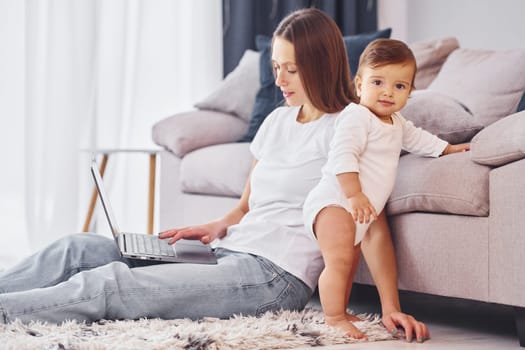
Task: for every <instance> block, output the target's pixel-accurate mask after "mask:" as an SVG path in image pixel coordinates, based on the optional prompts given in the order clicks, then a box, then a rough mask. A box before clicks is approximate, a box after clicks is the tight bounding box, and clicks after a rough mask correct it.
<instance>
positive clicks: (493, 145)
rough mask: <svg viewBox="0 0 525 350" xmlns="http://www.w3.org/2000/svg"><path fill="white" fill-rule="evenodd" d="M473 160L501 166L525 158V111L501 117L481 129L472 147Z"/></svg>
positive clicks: (473, 140)
mask: <svg viewBox="0 0 525 350" xmlns="http://www.w3.org/2000/svg"><path fill="white" fill-rule="evenodd" d="M470 155H471V158H472V160H473V161H475V162H476V163H479V164H486V165H491V166H500V165H503V164H507V163H510V162H513V161H516V160H519V159H523V158H525V111H522V112H519V113H515V114H512V115H509V116H508V117H505V118H503V119H500V120H499V121H497V122H495V123H493V124H491V125H489V126H487V127H486V128H485V129H483V130H482V131H480V132H479V133H478V134H477V135H476V136H475V137H474V138H473V139H472V143H471V148H470Z"/></svg>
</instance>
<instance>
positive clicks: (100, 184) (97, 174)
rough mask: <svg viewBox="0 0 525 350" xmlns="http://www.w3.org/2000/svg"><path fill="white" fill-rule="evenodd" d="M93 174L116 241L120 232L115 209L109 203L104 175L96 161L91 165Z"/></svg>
mask: <svg viewBox="0 0 525 350" xmlns="http://www.w3.org/2000/svg"><path fill="white" fill-rule="evenodd" d="M91 174H92V175H93V180H95V185H96V186H97V190H98V195H99V197H100V201H101V202H102V207H104V212H105V213H106V217H107V219H108V223H109V227H110V229H111V233H112V234H113V237H114V238H115V240H116V239H117V236H118V235H119V234H120V230H119V228H118V225H117V220H115V215H114V214H113V209H112V208H111V205H110V203H109V199H108V196H107V194H106V190H105V189H104V183H103V182H102V175H101V174H100V171H99V170H98V166H97V163H96V162H95V161H93V162H92V163H91Z"/></svg>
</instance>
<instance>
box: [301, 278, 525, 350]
mask: <svg viewBox="0 0 525 350" xmlns="http://www.w3.org/2000/svg"><path fill="white" fill-rule="evenodd" d="M400 296H401V304H402V306H403V309H404V311H406V312H408V313H411V314H412V315H414V316H415V317H416V318H418V319H420V320H422V321H424V322H425V323H426V324H427V326H428V328H429V330H430V335H431V339H430V340H428V341H426V342H425V343H423V344H417V343H416V342H413V343H407V342H406V341H404V340H397V341H384V342H371V343H359V344H349V345H336V346H325V347H322V348H321V349H323V350H341V349H362V350H378V349H381V350H384V349H388V350H390V349H392V350H401V349H417V350H427V349H431V350H438V349H440V350H507V349H515V350H520V349H524V350H525V348H520V346H519V341H518V338H517V334H516V326H515V323H514V309H513V308H512V307H508V306H502V305H496V304H487V303H480V302H474V301H469V300H463V299H453V298H443V297H437V296H429V295H424V294H419V293H408V292H401V294H400ZM316 300H317V299H314V300H313V301H312V302H311V304H312V305H316V306H318V302H317V301H316ZM350 308H351V309H352V310H353V311H354V312H356V313H379V312H380V304H379V301H378V297H377V293H376V290H375V288H373V287H370V286H364V285H355V287H354V288H353V291H352V298H351V300H350ZM301 349H303V348H301ZM304 349H306V348H304ZM309 349H310V350H311V348H309Z"/></svg>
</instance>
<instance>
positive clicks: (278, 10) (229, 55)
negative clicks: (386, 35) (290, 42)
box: [222, 0, 377, 76]
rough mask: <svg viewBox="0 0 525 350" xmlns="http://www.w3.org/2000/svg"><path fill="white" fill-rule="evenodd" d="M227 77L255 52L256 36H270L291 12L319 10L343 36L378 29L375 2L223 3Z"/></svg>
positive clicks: (256, 0) (275, 0)
mask: <svg viewBox="0 0 525 350" xmlns="http://www.w3.org/2000/svg"><path fill="white" fill-rule="evenodd" d="M222 5H223V7H222V10H223V55H224V76H226V75H227V74H228V73H229V72H231V71H232V70H233V68H235V66H237V63H238V62H239V60H240V58H241V56H242V54H243V53H244V51H245V50H246V49H253V50H255V36H256V35H258V34H262V35H267V36H271V35H272V33H273V31H274V29H275V28H276V27H277V24H279V22H280V21H281V19H282V18H283V17H285V16H286V15H287V14H288V13H290V12H292V11H294V10H297V9H300V8H304V7H311V6H313V7H317V8H319V9H321V10H323V11H325V12H326V13H328V14H329V15H331V16H332V18H334V20H335V21H336V23H337V24H338V25H339V28H340V29H341V32H342V33H343V35H352V34H358V33H365V32H370V31H375V30H376V29H377V11H376V9H377V3H376V0H318V1H314V0H223V2H222Z"/></svg>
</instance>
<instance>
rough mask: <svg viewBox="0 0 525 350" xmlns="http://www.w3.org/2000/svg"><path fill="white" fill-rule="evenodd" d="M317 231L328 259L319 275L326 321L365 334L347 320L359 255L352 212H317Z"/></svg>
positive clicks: (354, 334)
mask: <svg viewBox="0 0 525 350" xmlns="http://www.w3.org/2000/svg"><path fill="white" fill-rule="evenodd" d="M314 232H315V234H316V236H317V240H318V241H319V247H320V248H321V252H322V254H323V259H324V263H325V268H324V270H323V272H322V273H321V276H320V277H319V297H320V299H321V306H322V307H323V312H324V314H325V321H326V324H328V325H330V326H334V327H336V328H339V329H341V330H343V331H344V332H345V333H346V334H347V335H349V336H351V337H353V338H358V339H359V338H363V337H364V336H365V335H364V334H363V332H361V331H360V330H359V329H358V328H357V327H356V326H355V325H354V324H353V323H352V322H350V321H348V320H347V313H346V305H347V303H348V299H347V292H348V285H349V283H350V282H351V280H350V279H351V277H353V276H352V264H353V262H354V255H355V249H354V240H355V224H354V221H353V219H352V216H351V215H350V214H349V213H348V212H347V211H346V210H345V209H343V208H339V207H327V208H324V209H323V210H321V212H320V213H319V214H318V215H317V219H316V222H315V224H314Z"/></svg>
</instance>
